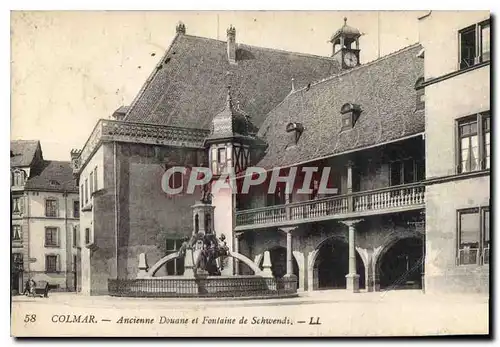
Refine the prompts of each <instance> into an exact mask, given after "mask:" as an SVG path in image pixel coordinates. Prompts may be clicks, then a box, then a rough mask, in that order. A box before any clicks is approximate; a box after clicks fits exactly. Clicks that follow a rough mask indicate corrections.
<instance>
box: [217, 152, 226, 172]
mask: <svg viewBox="0 0 500 347" xmlns="http://www.w3.org/2000/svg"><path fill="white" fill-rule="evenodd" d="M217 161H218V162H219V169H220V171H221V172H222V170H223V168H224V166H225V164H226V148H219V149H218V150H217Z"/></svg>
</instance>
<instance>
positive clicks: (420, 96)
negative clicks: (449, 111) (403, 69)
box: [415, 77, 425, 111]
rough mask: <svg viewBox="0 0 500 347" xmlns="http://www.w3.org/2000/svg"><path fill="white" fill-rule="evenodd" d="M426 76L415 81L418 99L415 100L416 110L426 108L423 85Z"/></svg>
mask: <svg viewBox="0 0 500 347" xmlns="http://www.w3.org/2000/svg"><path fill="white" fill-rule="evenodd" d="M423 83H424V78H423V77H420V78H419V79H418V80H417V82H415V89H416V91H417V95H416V97H417V99H416V100H415V111H419V110H423V109H425V88H424V87H423Z"/></svg>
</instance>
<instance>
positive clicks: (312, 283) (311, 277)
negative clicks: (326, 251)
mask: <svg viewBox="0 0 500 347" xmlns="http://www.w3.org/2000/svg"><path fill="white" fill-rule="evenodd" d="M332 241H336V242H339V243H341V244H344V245H346V246H347V245H348V242H349V241H348V238H347V237H346V236H344V235H330V236H327V237H325V238H323V240H321V241H320V242H318V244H317V245H316V247H315V248H314V250H313V251H311V252H309V255H308V261H307V273H308V281H307V282H308V290H310V291H311V290H316V289H319V288H318V286H319V278H318V276H319V273H318V271H316V269H315V268H316V262H317V260H318V256H319V254H320V250H321V248H322V247H323V246H325V245H326V244H327V243H329V242H332ZM356 254H357V257H356V258H358V259H357V261H356V266H357V267H358V268H360V267H362V268H363V271H361V269H360V270H359V271H358V275H360V284H361V283H363V284H364V282H365V267H366V259H364V254H362V252H360V249H359V248H356ZM346 260H347V258H346ZM359 260H361V262H359ZM359 272H361V273H359Z"/></svg>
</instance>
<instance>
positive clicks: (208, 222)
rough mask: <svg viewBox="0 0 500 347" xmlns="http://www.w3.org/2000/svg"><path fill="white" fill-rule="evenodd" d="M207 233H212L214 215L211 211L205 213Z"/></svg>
mask: <svg viewBox="0 0 500 347" xmlns="http://www.w3.org/2000/svg"><path fill="white" fill-rule="evenodd" d="M205 233H206V234H211V233H212V216H211V215H210V213H207V214H205Z"/></svg>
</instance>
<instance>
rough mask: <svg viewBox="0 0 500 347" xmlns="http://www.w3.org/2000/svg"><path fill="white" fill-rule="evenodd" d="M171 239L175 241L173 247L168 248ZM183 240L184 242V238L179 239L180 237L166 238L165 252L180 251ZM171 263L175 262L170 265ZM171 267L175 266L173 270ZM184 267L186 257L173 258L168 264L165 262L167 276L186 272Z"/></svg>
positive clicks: (167, 253)
mask: <svg viewBox="0 0 500 347" xmlns="http://www.w3.org/2000/svg"><path fill="white" fill-rule="evenodd" d="M169 241H173V248H168V243H169ZM182 242H183V241H182V239H178V238H177V239H166V240H165V253H166V255H169V254H172V253H175V252H177V251H179V249H180V248H181V246H182ZM169 263H170V264H173V265H170V266H169ZM171 267H173V271H170V270H172V268H171ZM183 269H184V258H176V259H172V260H171V261H169V262H168V263H167V264H165V271H166V273H167V276H181V275H183V273H184V271H183ZM172 272H173V273H172Z"/></svg>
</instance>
